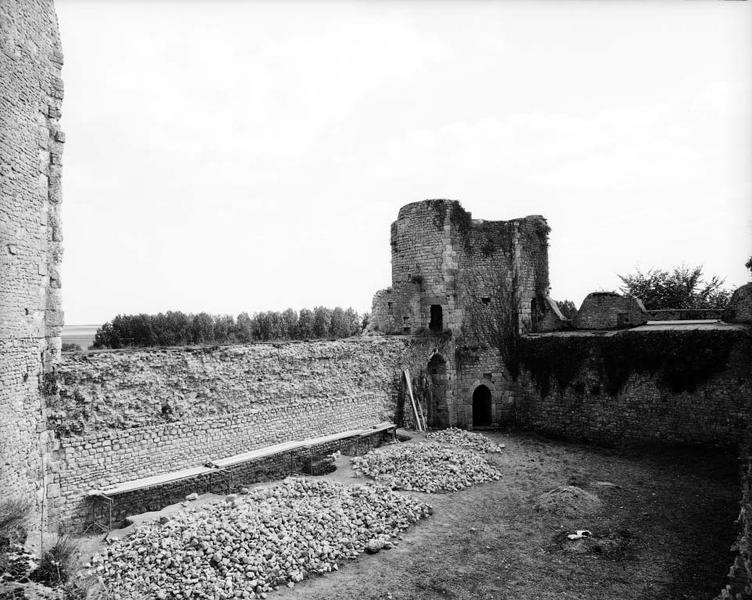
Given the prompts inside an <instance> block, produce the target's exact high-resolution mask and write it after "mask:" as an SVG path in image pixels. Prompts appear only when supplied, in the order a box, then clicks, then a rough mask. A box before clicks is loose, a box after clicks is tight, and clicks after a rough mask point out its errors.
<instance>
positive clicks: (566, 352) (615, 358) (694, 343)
mask: <svg viewBox="0 0 752 600" xmlns="http://www.w3.org/2000/svg"><path fill="white" fill-rule="evenodd" d="M742 339H744V340H746V344H747V348H746V352H747V355H751V354H752V352H751V351H750V349H751V348H752V344H751V343H750V335H749V334H748V333H747V332H743V331H734V332H729V331H718V330H694V331H693V330H688V331H681V330H675V331H661V332H653V333H637V332H624V333H620V334H617V335H612V336H604V337H601V336H591V335H585V336H544V337H537V338H523V339H521V340H520V342H519V345H518V347H519V354H518V356H519V362H520V366H521V367H522V368H523V369H524V370H525V371H527V372H528V373H529V374H530V376H531V378H532V380H533V382H534V383H535V385H536V387H537V388H538V390H539V391H540V393H541V395H543V396H547V395H548V394H549V393H550V391H551V387H552V385H553V383H554V382H555V383H556V388H557V390H558V392H559V393H560V394H563V393H564V392H565V390H566V389H567V387H568V386H569V385H570V384H571V383H572V381H573V380H574V379H575V378H577V377H578V376H579V375H581V373H582V370H583V367H585V366H587V367H588V368H591V369H593V370H594V372H595V373H596V375H597V377H598V379H599V380H600V381H601V382H602V384H603V388H604V389H605V391H606V393H608V394H609V395H611V396H615V395H616V394H618V393H619V391H620V390H621V389H622V388H623V387H624V384H625V383H626V382H627V380H628V379H629V377H630V376H631V375H632V374H641V375H649V376H652V377H654V378H655V381H656V383H657V385H658V387H659V388H661V389H664V390H667V391H669V392H671V393H679V392H684V391H687V392H692V391H694V390H695V389H696V388H697V386H698V385H700V384H701V383H703V382H704V381H706V380H707V379H709V378H710V377H712V376H713V375H715V374H716V373H719V372H721V371H723V370H724V369H726V368H727V367H728V366H729V355H730V350H731V347H732V346H733V345H734V344H735V343H737V342H739V341H740V340H742ZM740 368H743V367H740ZM581 391H584V387H583V389H582V390H581Z"/></svg>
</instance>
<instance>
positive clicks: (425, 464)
mask: <svg viewBox="0 0 752 600" xmlns="http://www.w3.org/2000/svg"><path fill="white" fill-rule="evenodd" d="M352 466H353V470H354V471H355V472H356V473H357V474H358V475H361V476H365V477H371V478H373V479H375V480H376V481H378V482H380V483H383V484H386V485H388V486H389V487H391V488H392V489H401V490H413V491H418V492H427V493H429V494H430V493H435V492H454V491H457V490H461V489H464V488H466V487H470V486H471V485H475V484H478V483H484V482H486V481H498V480H499V478H500V477H501V473H499V471H497V470H496V469H495V468H494V467H492V466H491V465H489V464H488V463H487V462H486V461H485V460H484V459H483V458H481V457H480V456H478V455H477V454H475V453H474V452H471V451H469V450H465V449H463V448H453V447H451V446H447V445H444V444H438V443H435V442H420V443H417V444H412V443H410V444H392V445H389V446H384V447H383V448H379V449H378V450H374V451H372V452H369V453H368V454H366V455H365V456H356V457H355V458H353V459H352Z"/></svg>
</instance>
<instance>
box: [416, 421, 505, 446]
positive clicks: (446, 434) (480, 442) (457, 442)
mask: <svg viewBox="0 0 752 600" xmlns="http://www.w3.org/2000/svg"><path fill="white" fill-rule="evenodd" d="M426 437H427V438H428V439H429V440H433V441H434V442H440V443H442V444H449V445H450V446H457V447H458V448H466V449H467V450H475V451H476V452H501V451H502V450H503V449H504V445H503V444H495V443H494V442H492V441H491V440H489V439H488V438H487V437H486V436H485V435H483V434H480V433H473V432H472V431H465V430H464V429H458V428H457V427H448V428H447V429H440V430H438V431H431V432H429V433H427V434H426Z"/></svg>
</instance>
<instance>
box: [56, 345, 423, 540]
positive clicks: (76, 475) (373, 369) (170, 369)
mask: <svg viewBox="0 0 752 600" xmlns="http://www.w3.org/2000/svg"><path fill="white" fill-rule="evenodd" d="M425 353H426V350H425V349H421V350H417V349H414V348H412V345H411V341H410V340H409V339H406V338H401V337H375V338H359V339H347V340H337V341H321V342H286V343H277V344H271V343H270V344H250V345H240V346H225V347H214V348H170V349H159V350H157V349H155V350H135V351H128V350H117V351H102V352H93V353H85V354H84V353H81V354H69V355H64V358H63V362H62V364H61V365H60V368H59V374H58V390H57V393H56V394H55V395H51V396H50V398H49V404H50V406H49V422H50V423H49V425H50V428H51V429H54V430H56V431H57V433H58V439H57V442H56V443H57V444H59V449H58V450H57V452H56V453H55V461H54V462H52V463H51V464H52V468H54V470H55V471H56V472H58V473H59V482H57V483H59V486H56V487H54V488H53V489H52V490H51V494H50V495H51V496H53V497H55V498H56V499H57V500H58V503H59V505H60V506H59V510H58V511H57V512H56V513H55V517H56V520H57V521H59V522H60V523H61V524H62V525H64V526H66V527H71V528H73V529H78V528H79V527H80V525H81V524H83V523H85V522H86V520H87V512H88V510H89V507H88V506H87V504H86V503H85V501H84V497H85V494H86V492H87V491H89V490H92V489H101V488H105V487H108V486H111V485H115V484H118V483H122V482H125V481H129V480H132V479H140V478H142V477H149V476H152V475H157V474H160V473H167V472H171V471H176V470H179V469H184V468H189V467H194V466H200V465H202V464H204V463H205V462H207V461H209V460H217V459H221V458H225V457H227V456H231V455H234V454H239V453H242V452H247V451H250V450H254V449H257V448H261V447H265V446H269V445H273V444H277V443H281V442H287V441H292V440H300V439H307V438H314V437H318V436H322V435H328V434H332V433H339V432H342V431H348V430H351V429H357V428H368V427H370V426H372V425H375V424H377V423H380V422H383V421H391V420H392V419H393V418H394V416H395V409H396V403H397V399H398V387H399V374H400V372H401V370H402V369H403V368H405V367H410V368H412V369H415V368H416V367H415V366H413V365H414V364H417V362H418V361H419V360H422V358H423V355H424V354H425ZM413 361H415V363H414V362H413Z"/></svg>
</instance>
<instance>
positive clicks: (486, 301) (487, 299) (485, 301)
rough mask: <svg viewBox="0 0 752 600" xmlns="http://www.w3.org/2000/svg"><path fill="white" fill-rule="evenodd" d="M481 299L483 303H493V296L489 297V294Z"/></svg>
mask: <svg viewBox="0 0 752 600" xmlns="http://www.w3.org/2000/svg"><path fill="white" fill-rule="evenodd" d="M480 301H481V302H482V303H483V304H491V298H489V297H488V296H484V297H483V298H481V299H480Z"/></svg>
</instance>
